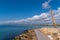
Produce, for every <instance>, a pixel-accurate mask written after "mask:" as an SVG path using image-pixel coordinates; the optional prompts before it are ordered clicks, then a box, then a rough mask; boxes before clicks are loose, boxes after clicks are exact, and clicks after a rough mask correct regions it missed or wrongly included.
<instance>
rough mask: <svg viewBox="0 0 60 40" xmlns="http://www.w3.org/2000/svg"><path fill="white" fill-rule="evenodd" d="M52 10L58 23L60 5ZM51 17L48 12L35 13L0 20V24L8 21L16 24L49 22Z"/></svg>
mask: <svg viewBox="0 0 60 40" xmlns="http://www.w3.org/2000/svg"><path fill="white" fill-rule="evenodd" d="M53 12H54V17H55V19H56V22H57V23H59V20H60V7H58V9H57V10H53ZM51 22H52V19H51V16H50V12H47V13H41V14H40V15H35V16H33V17H31V18H26V19H21V20H11V21H5V22H0V24H9V23H12V24H14V23H16V24H40V23H42V24H43V23H44V24H47V23H51Z"/></svg>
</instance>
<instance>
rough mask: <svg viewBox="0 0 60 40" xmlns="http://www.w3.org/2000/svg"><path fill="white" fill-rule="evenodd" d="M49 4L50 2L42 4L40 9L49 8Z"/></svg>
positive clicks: (49, 0)
mask: <svg viewBox="0 0 60 40" xmlns="http://www.w3.org/2000/svg"><path fill="white" fill-rule="evenodd" d="M50 2H51V0H48V1H45V2H44V3H42V7H43V8H50V5H49V3H50Z"/></svg>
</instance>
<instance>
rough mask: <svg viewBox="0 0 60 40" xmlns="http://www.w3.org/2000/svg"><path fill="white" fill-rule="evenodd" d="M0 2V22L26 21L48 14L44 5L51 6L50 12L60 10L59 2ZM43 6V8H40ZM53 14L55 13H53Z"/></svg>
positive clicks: (38, 0)
mask: <svg viewBox="0 0 60 40" xmlns="http://www.w3.org/2000/svg"><path fill="white" fill-rule="evenodd" d="M48 1H49V0H0V22H3V21H9V22H12V20H17V21H18V20H24V19H25V20H26V19H29V18H34V17H35V16H36V15H38V16H39V15H42V17H45V16H46V15H47V14H46V15H45V14H44V13H46V12H48V9H47V8H44V7H45V6H46V5H47V7H48V6H51V8H52V10H56V11H57V10H60V9H59V7H60V0H51V1H50V2H49V3H48ZM43 4H44V5H43ZM42 5H43V7H42ZM54 12H55V11H54Z"/></svg>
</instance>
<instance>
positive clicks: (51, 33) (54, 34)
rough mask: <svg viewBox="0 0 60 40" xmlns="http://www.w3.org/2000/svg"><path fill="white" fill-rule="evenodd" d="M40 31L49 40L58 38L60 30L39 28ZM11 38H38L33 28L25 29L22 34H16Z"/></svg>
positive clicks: (21, 39) (23, 39) (20, 39)
mask: <svg viewBox="0 0 60 40" xmlns="http://www.w3.org/2000/svg"><path fill="white" fill-rule="evenodd" d="M39 30H40V32H41V33H42V34H43V35H45V36H47V37H48V38H50V40H60V30H59V29H57V28H40V29H39ZM13 40H38V39H37V36H36V33H35V31H34V30H26V31H25V32H24V33H23V34H21V35H19V36H16V37H15V38H14V39H13Z"/></svg>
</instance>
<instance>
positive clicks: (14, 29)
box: [0, 25, 40, 40]
mask: <svg viewBox="0 0 60 40" xmlns="http://www.w3.org/2000/svg"><path fill="white" fill-rule="evenodd" d="M35 28H40V27H38V26H21V25H0V40H12V39H13V38H14V37H15V36H18V35H20V34H22V33H23V32H24V31H25V30H30V29H35Z"/></svg>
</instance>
